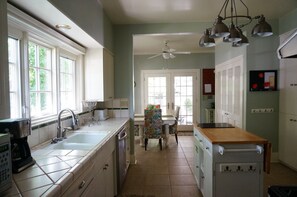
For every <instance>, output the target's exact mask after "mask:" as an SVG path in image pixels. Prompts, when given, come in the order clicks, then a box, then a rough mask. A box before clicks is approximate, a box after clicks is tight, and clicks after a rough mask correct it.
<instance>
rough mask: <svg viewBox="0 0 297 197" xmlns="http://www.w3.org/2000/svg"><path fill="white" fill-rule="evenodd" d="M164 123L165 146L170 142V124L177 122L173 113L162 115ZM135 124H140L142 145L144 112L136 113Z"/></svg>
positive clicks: (141, 143)
mask: <svg viewBox="0 0 297 197" xmlns="http://www.w3.org/2000/svg"><path fill="white" fill-rule="evenodd" d="M162 120H163V125H165V134H166V135H165V136H166V139H165V147H166V146H167V144H168V137H169V125H173V124H174V123H175V121H176V120H175V117H174V116H173V115H162ZM134 125H135V126H138V129H139V137H140V143H139V144H140V146H144V143H143V142H144V133H143V127H144V114H135V115H134Z"/></svg>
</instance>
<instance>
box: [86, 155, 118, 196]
mask: <svg viewBox="0 0 297 197" xmlns="http://www.w3.org/2000/svg"><path fill="white" fill-rule="evenodd" d="M113 166H114V162H113V154H111V155H110V156H109V157H108V158H107V160H106V162H104V163H103V165H101V166H100V167H99V171H98V173H96V175H95V176H94V179H93V181H92V183H91V184H90V186H89V188H91V189H90V191H89V192H88V193H86V192H85V193H84V194H86V195H85V196H97V197H113V196H114V190H115V189H114V169H113Z"/></svg>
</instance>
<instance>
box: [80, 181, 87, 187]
mask: <svg viewBox="0 0 297 197" xmlns="http://www.w3.org/2000/svg"><path fill="white" fill-rule="evenodd" d="M85 184H86V181H85V180H83V181H82V182H81V183H80V185H79V189H81V188H83V187H84V186H85Z"/></svg>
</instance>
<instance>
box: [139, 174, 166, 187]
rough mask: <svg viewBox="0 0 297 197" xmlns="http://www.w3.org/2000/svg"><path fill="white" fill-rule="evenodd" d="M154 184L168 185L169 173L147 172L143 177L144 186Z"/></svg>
mask: <svg viewBox="0 0 297 197" xmlns="http://www.w3.org/2000/svg"><path fill="white" fill-rule="evenodd" d="M156 185H163V186H164V185H166V186H168V185H170V180H169V175H161V174H148V175H146V179H145V186H156Z"/></svg>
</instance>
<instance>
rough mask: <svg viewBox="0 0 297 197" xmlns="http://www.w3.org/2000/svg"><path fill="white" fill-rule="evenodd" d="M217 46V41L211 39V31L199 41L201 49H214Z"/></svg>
mask: <svg viewBox="0 0 297 197" xmlns="http://www.w3.org/2000/svg"><path fill="white" fill-rule="evenodd" d="M215 45H216V43H215V40H214V39H213V38H210V36H209V30H208V29H207V30H205V32H204V35H203V36H202V37H201V38H200V40H199V46H200V47H214V46H215Z"/></svg>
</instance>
